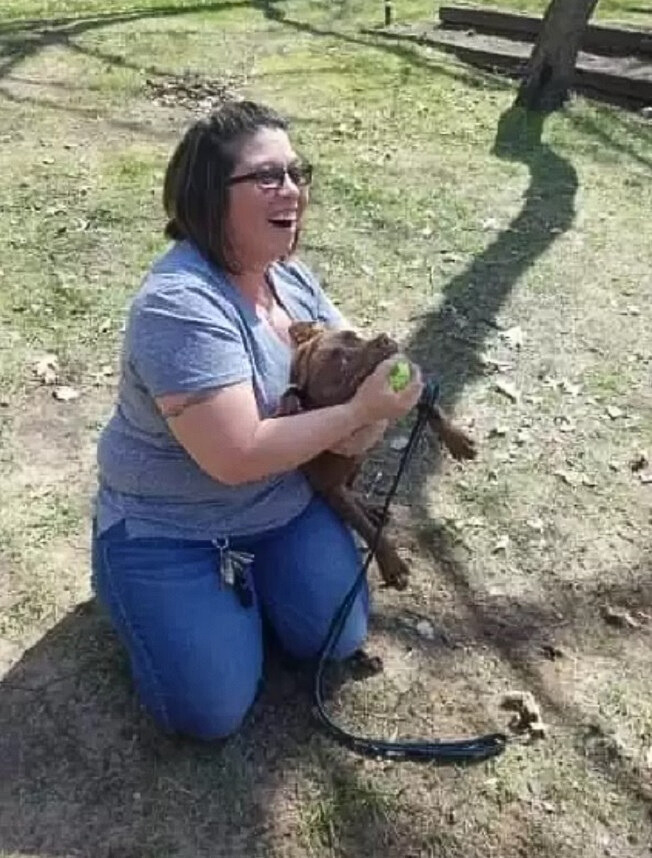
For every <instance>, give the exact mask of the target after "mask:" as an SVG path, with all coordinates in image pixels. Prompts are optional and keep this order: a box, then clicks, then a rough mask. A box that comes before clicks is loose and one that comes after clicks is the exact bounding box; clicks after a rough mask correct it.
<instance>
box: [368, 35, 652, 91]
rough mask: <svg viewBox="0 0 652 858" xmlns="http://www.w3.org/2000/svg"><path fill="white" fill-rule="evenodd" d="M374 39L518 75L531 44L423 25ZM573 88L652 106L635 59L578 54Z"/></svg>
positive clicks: (648, 81) (650, 77)
mask: <svg viewBox="0 0 652 858" xmlns="http://www.w3.org/2000/svg"><path fill="white" fill-rule="evenodd" d="M373 32H374V33H375V35H384V36H386V37H387V38H395V39H407V40H410V41H414V42H418V43H419V44H422V45H428V46H431V47H434V48H438V49H439V50H443V51H446V52H448V53H452V54H454V55H455V56H457V57H458V58H459V59H461V60H462V61H463V62H466V63H468V64H469V65H474V66H477V67H479V68H483V69H488V70H490V71H499V72H503V73H507V74H509V75H511V76H513V77H520V76H521V75H522V74H523V72H524V70H525V68H526V65H527V61H528V59H529V56H530V53H531V51H532V46H531V44H529V43H526V42H519V41H513V40H510V39H506V38H499V37H496V36H489V35H487V36H482V35H476V34H474V33H471V34H470V33H462V32H459V31H455V30H441V29H437V28H435V27H433V26H428V25H424V24H408V25H396V26H394V27H391V28H387V29H385V30H374V31H373ZM573 89H574V90H575V91H576V92H581V93H586V94H587V95H591V96H593V97H598V98H602V99H603V100H606V101H610V102H615V103H617V104H620V105H624V106H627V107H631V108H640V107H644V106H646V105H651V104H652V65H651V64H649V63H647V62H644V61H642V60H639V59H637V58H634V57H628V58H617V57H613V58H608V57H600V56H596V55H594V54H587V53H584V52H583V53H581V54H580V55H579V57H578V63H577V69H576V73H575V79H574V81H573Z"/></svg>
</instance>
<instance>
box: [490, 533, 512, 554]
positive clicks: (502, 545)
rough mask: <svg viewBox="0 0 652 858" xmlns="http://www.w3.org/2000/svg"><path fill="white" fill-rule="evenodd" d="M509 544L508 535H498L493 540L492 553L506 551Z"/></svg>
mask: <svg viewBox="0 0 652 858" xmlns="http://www.w3.org/2000/svg"><path fill="white" fill-rule="evenodd" d="M508 545H509V536H508V535H507V534H506V533H504V534H503V535H502V536H500V537H498V539H497V540H496V541H495V542H494V546H493V548H492V549H491V550H492V551H493V552H494V554H496V553H497V552H498V551H506V550H507V546H508Z"/></svg>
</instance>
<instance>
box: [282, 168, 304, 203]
mask: <svg viewBox="0 0 652 858" xmlns="http://www.w3.org/2000/svg"><path fill="white" fill-rule="evenodd" d="M279 192H281V193H283V194H287V195H288V196H293V197H299V196H301V188H300V187H299V185H297V183H296V182H294V181H292V176H291V175H290V174H289V173H288V171H287V170H286V171H285V175H284V176H283V184H282V185H281V186H280V188H279Z"/></svg>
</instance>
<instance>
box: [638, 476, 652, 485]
mask: <svg viewBox="0 0 652 858" xmlns="http://www.w3.org/2000/svg"><path fill="white" fill-rule="evenodd" d="M639 479H640V481H641V482H642V483H643V485H644V486H648V485H650V483H652V474H641V476H640V477H639Z"/></svg>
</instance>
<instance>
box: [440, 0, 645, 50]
mask: <svg viewBox="0 0 652 858" xmlns="http://www.w3.org/2000/svg"><path fill="white" fill-rule="evenodd" d="M439 20H440V21H441V24H442V26H444V27H450V28H455V29H474V30H477V31H478V32H481V33H491V34H493V35H497V36H508V37H516V38H521V39H524V40H525V41H534V40H535V39H536V37H537V35H538V33H539V30H540V29H541V20H542V19H541V18H540V17H537V16H535V15H520V14H517V13H515V12H504V11H500V10H498V9H492V8H490V7H486V6H440V8H439ZM582 50H585V51H589V52H592V53H597V54H603V55H605V56H630V55H633V56H648V57H652V30H645V29H638V28H624V27H612V26H607V25H604V24H589V26H588V27H587V30H586V33H585V35H584V39H583V41H582Z"/></svg>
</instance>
